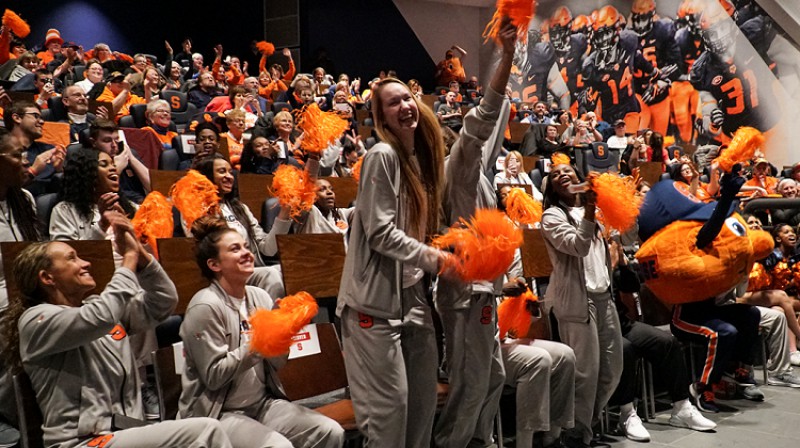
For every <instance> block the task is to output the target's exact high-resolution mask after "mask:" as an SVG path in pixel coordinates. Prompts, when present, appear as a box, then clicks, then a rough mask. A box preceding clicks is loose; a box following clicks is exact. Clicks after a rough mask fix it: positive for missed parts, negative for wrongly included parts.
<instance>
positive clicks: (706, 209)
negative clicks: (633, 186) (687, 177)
mask: <svg viewBox="0 0 800 448" xmlns="http://www.w3.org/2000/svg"><path fill="white" fill-rule="evenodd" d="M716 207H717V203H716V202H703V201H701V200H700V199H697V198H696V197H695V196H693V195H692V194H691V193H690V192H689V187H688V186H687V185H686V184H684V183H682V182H679V183H676V182H674V181H672V180H662V181H661V182H658V183H657V184H655V185H654V186H653V188H651V189H650V191H648V192H647V195H646V196H645V198H644V203H643V204H642V207H641V208H640V209H639V238H641V240H642V241H645V240H647V239H648V238H650V237H651V236H653V234H655V233H656V232H658V231H659V230H661V229H663V228H664V227H666V226H668V225H669V224H672V223H673V222H675V221H707V220H708V219H709V218H711V214H712V213H714V209H715V208H716ZM735 208H736V202H734V203H733V204H731V207H730V209H729V210H728V213H727V214H726V216H730V215H731V214H732V213H733V211H734V209H735Z"/></svg>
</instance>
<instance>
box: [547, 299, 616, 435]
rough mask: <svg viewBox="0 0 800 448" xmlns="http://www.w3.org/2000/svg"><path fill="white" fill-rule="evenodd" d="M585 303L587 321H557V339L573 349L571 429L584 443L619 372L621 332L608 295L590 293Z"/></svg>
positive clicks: (609, 395) (590, 433)
mask: <svg viewBox="0 0 800 448" xmlns="http://www.w3.org/2000/svg"><path fill="white" fill-rule="evenodd" d="M588 302H589V322H566V321H558V334H559V336H560V337H561V342H563V343H565V344H567V345H569V346H570V347H572V350H573V351H574V352H575V431H576V432H578V433H579V434H580V436H581V438H582V439H583V443H586V444H589V443H590V442H591V441H592V423H593V419H594V420H596V419H599V418H600V414H601V412H602V410H603V408H604V407H606V403H608V399H609V398H611V395H612V394H613V393H614V390H615V389H616V388H617V384H618V383H619V378H620V376H621V375H622V334H621V333H620V329H619V316H618V315H617V309H616V307H615V306H614V301H613V300H611V294H610V293H608V292H605V293H601V294H590V295H589V298H588ZM556 317H557V316H556Z"/></svg>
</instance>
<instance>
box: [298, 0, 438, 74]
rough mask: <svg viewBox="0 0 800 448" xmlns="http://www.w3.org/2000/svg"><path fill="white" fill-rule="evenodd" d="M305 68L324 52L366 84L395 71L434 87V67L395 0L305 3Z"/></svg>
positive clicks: (302, 18) (337, 67) (343, 69)
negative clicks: (393, 0) (385, 73)
mask: <svg viewBox="0 0 800 448" xmlns="http://www.w3.org/2000/svg"><path fill="white" fill-rule="evenodd" d="M300 4H301V8H300V11H301V30H302V32H301V36H303V39H302V40H301V44H302V47H303V58H302V60H303V62H304V66H306V67H308V66H309V65H310V66H311V69H313V65H315V64H314V58H315V51H316V50H317V49H318V48H320V47H323V48H325V49H326V50H327V52H328V56H329V58H330V59H332V60H333V61H334V62H335V64H336V69H337V70H338V71H344V72H346V73H349V74H351V76H352V75H357V76H361V78H362V80H363V81H365V82H366V81H367V80H369V79H371V78H373V77H375V76H377V75H378V72H379V71H381V70H389V69H393V70H396V71H397V75H398V76H399V77H400V79H403V80H408V79H411V78H416V79H418V80H420V81H421V82H422V85H426V86H432V85H433V84H434V82H433V74H434V70H435V62H434V61H433V60H432V59H431V58H430V56H428V53H427V52H426V51H425V48H423V46H422V44H421V43H420V42H419V40H418V39H417V36H416V35H415V34H414V31H412V30H411V28H410V27H409V26H408V24H407V23H406V21H405V19H403V16H402V15H401V14H400V12H399V11H398V10H397V8H396V7H395V6H394V3H392V1H391V0H325V1H318V0H301V2H300Z"/></svg>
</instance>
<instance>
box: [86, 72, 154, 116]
mask: <svg viewBox="0 0 800 448" xmlns="http://www.w3.org/2000/svg"><path fill="white" fill-rule="evenodd" d="M152 91H153V86H152V85H151V84H150V81H148V80H147V79H145V81H144V96H145V98H142V97H140V96H137V95H134V94H132V93H131V83H130V82H128V80H127V78H125V75H123V74H122V73H120V72H113V73H111V74H110V75H108V77H107V78H106V86H105V87H104V88H103V93H101V94H100V96H98V97H97V101H107V102H110V103H111V105H112V106H113V109H114V111H113V115H114V121H116V122H119V119H120V118H122V117H124V116H125V115H130V113H131V112H130V107H131V105H133V104H145V103H147V99H146V98H149V97H150V92H152Z"/></svg>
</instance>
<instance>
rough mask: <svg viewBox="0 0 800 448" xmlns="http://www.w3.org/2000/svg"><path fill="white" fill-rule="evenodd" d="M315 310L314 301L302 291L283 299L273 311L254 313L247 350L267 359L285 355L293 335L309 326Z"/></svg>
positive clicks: (251, 317)
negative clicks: (248, 348)
mask: <svg viewBox="0 0 800 448" xmlns="http://www.w3.org/2000/svg"><path fill="white" fill-rule="evenodd" d="M318 310H319V306H318V305H317V301H316V300H315V299H314V298H313V297H311V294H309V293H307V292H305V291H301V292H298V293H297V294H295V295H291V296H287V297H284V298H283V299H281V301H280V303H279V304H278V308H276V309H274V310H265V309H258V310H256V311H255V312H254V313H253V315H251V316H250V326H251V328H252V330H251V331H252V338H251V340H250V350H252V351H254V352H258V353H260V354H261V355H262V356H265V357H268V358H269V357H273V356H281V355H285V354H286V353H288V352H289V347H290V346H291V345H292V336H294V335H295V334H297V332H298V331H300V330H301V329H302V328H303V327H304V326H306V325H308V323H309V322H311V319H312V318H313V317H314V316H316V315H317V311H318Z"/></svg>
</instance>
